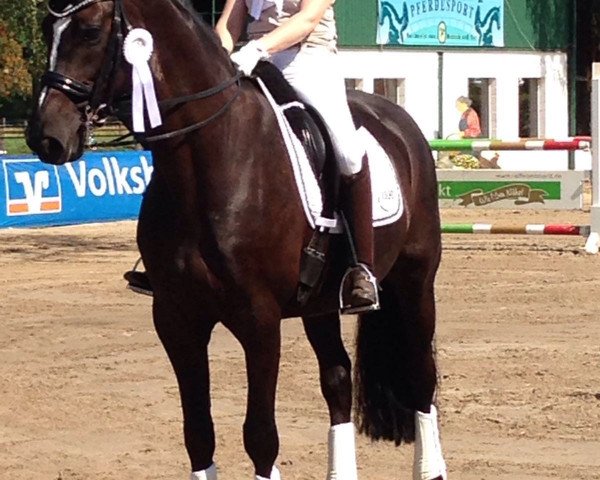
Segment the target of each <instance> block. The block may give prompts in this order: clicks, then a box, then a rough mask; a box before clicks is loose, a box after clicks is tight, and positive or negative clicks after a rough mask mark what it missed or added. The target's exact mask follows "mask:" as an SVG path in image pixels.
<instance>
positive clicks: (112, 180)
mask: <svg viewBox="0 0 600 480" xmlns="http://www.w3.org/2000/svg"><path fill="white" fill-rule="evenodd" d="M0 164H1V165H0V228H6V227H40V226H51V225H70V224H78V223H91V222H105V221H113V220H126V219H133V218H137V216H138V213H139V210H140V204H141V200H142V194H143V193H144V191H145V190H146V186H147V185H148V183H149V182H150V178H151V176H152V171H153V167H152V154H151V153H150V152H139V151H136V152H103V153H87V154H86V155H84V156H83V158H82V159H81V160H79V161H77V162H73V163H68V164H66V165H62V166H54V165H47V164H44V163H42V162H40V161H39V160H38V159H37V158H36V157H34V156H30V157H27V156H18V157H12V156H9V157H0Z"/></svg>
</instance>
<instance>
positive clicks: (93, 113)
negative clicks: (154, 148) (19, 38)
mask: <svg viewBox="0 0 600 480" xmlns="http://www.w3.org/2000/svg"><path fill="white" fill-rule="evenodd" d="M105 1H113V2H114V5H115V7H114V14H113V20H112V27H111V34H110V39H109V41H108V45H107V48H106V54H105V57H104V62H103V63H102V67H101V68H100V73H99V75H98V78H97V79H96V81H95V82H94V84H93V85H89V84H87V83H83V82H80V81H78V80H76V79H74V78H71V77H69V76H67V75H63V74H62V73H59V72H56V71H51V70H47V71H46V72H45V73H44V75H42V78H41V85H42V87H46V88H49V89H55V90H58V91H60V92H62V93H63V94H65V95H66V96H67V97H68V98H69V99H70V100H71V101H72V102H73V103H74V104H75V105H76V106H77V108H78V109H79V110H80V111H81V112H82V122H83V123H84V125H85V128H86V131H87V134H88V138H91V136H92V132H93V129H94V128H95V127H97V126H100V125H103V124H104V122H105V121H106V118H107V117H108V115H109V114H116V113H117V112H118V111H119V108H118V107H117V108H115V107H114V103H115V85H114V82H113V83H111V82H110V79H111V78H114V76H115V75H116V73H117V71H118V69H119V67H120V66H121V64H122V62H123V42H124V38H125V36H126V34H127V33H128V32H130V31H131V30H132V29H133V27H132V25H131V23H130V22H129V20H128V18H127V16H126V14H125V9H124V6H123V0H83V1H81V2H79V3H78V4H75V5H73V6H71V7H68V8H67V9H66V10H65V11H63V12H56V11H54V10H53V9H52V8H51V7H48V10H49V12H50V14H51V15H52V16H54V17H56V18H59V19H61V18H67V17H70V16H71V15H73V14H75V13H77V12H79V11H81V10H83V9H85V8H87V7H88V6H90V5H92V4H94V3H100V2H105ZM241 77H242V74H241V73H240V72H237V73H236V74H235V75H234V76H233V77H230V78H228V79H227V80H225V81H223V82H221V83H220V84H218V85H216V86H215V87H212V88H209V89H206V90H202V91H200V92H197V93H194V94H191V95H185V96H181V97H177V98H171V99H167V100H162V101H159V102H158V104H159V107H160V109H161V113H165V114H168V113H169V112H170V111H172V110H173V109H174V108H176V107H178V106H180V105H184V104H186V103H188V102H193V101H195V100H201V99H203V98H209V97H212V96H214V95H216V94H218V93H221V92H223V91H225V90H227V89H228V88H229V87H231V86H233V85H236V86H237V90H236V92H235V95H233V96H232V97H231V98H229V99H228V100H227V102H225V104H224V105H223V106H222V107H221V108H220V109H219V110H217V111H216V112H215V113H214V114H212V115H211V116H210V117H208V118H206V119H204V120H202V121H200V122H198V123H195V124H193V125H190V126H188V127H184V128H181V129H179V130H175V131H172V132H168V133H163V134H160V135H153V136H145V135H139V134H136V135H135V137H136V139H138V140H139V141H140V142H158V141H161V140H168V139H171V138H174V137H178V136H181V135H186V134H188V133H190V132H193V131H196V130H199V129H201V128H202V127H204V126H206V125H208V124H209V123H211V122H213V121H214V120H216V119H217V118H218V117H220V116H221V115H223V114H224V113H225V112H226V111H227V110H228V109H229V107H230V106H231V104H232V103H233V102H234V101H235V100H236V99H237V97H238V96H239V94H240V79H241ZM125 103H127V102H126V101H122V100H121V101H119V102H117V104H125ZM131 136H132V134H128V135H124V136H123V137H119V138H117V139H116V140H114V141H112V142H107V143H104V144H102V146H118V145H125V144H130V143H135V142H123V141H122V140H124V139H125V138H128V137H131Z"/></svg>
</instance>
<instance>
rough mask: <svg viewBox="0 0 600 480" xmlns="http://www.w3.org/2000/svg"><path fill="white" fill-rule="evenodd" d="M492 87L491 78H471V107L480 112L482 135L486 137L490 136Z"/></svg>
mask: <svg viewBox="0 0 600 480" xmlns="http://www.w3.org/2000/svg"><path fill="white" fill-rule="evenodd" d="M490 87H491V79H489V78H469V98H470V99H471V100H473V104H472V105H471V107H472V108H474V109H475V111H476V112H477V113H478V114H479V123H480V124H481V136H482V137H484V138H489V136H490V118H491V115H490V113H491V112H490V106H491V101H490V91H491V88H490Z"/></svg>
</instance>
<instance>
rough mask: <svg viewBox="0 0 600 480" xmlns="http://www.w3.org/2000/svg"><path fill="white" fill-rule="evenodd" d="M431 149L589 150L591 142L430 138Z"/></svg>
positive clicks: (583, 138)
mask: <svg viewBox="0 0 600 480" xmlns="http://www.w3.org/2000/svg"><path fill="white" fill-rule="evenodd" d="M429 146H430V148H431V149H432V150H436V151H440V152H444V151H457V150H466V151H472V152H478V151H482V150H515V151H516V150H562V151H576V150H589V149H590V146H591V142H590V141H589V139H588V138H585V137H574V138H569V139H565V140H548V139H530V140H516V141H505V140H495V139H485V138H483V139H482V138H464V139H460V140H430V141H429Z"/></svg>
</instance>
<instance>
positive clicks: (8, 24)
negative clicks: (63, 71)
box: [0, 0, 46, 117]
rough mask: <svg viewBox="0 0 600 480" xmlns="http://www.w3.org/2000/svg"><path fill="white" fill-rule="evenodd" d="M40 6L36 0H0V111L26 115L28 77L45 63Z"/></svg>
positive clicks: (29, 89)
mask: <svg viewBox="0 0 600 480" xmlns="http://www.w3.org/2000/svg"><path fill="white" fill-rule="evenodd" d="M43 7H44V3H43V2H41V1H39V0H0V11H1V12H2V20H1V21H0V115H9V114H10V115H11V116H12V115H16V116H19V117H24V116H26V115H27V112H26V109H27V106H28V104H29V103H30V99H31V95H32V90H33V80H32V79H36V78H39V77H40V74H41V72H42V71H43V69H44V65H45V56H46V49H45V47H44V44H43V41H42V38H41V28H40V25H41V21H42V18H43V16H44V8H43Z"/></svg>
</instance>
